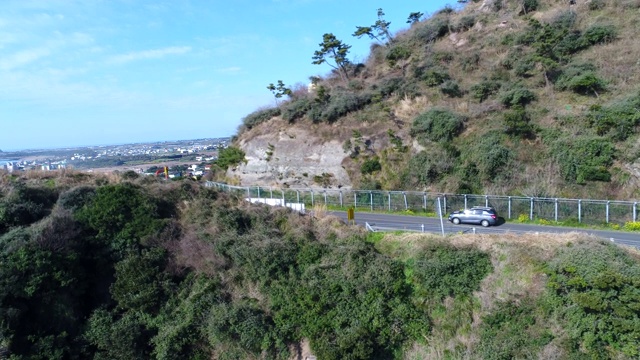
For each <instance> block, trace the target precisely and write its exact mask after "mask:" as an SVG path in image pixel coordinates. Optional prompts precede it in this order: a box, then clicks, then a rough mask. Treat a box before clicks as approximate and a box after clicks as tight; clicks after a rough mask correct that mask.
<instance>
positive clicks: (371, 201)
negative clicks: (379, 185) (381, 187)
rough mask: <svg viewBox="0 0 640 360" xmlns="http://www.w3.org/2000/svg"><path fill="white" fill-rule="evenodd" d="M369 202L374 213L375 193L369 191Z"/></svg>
mask: <svg viewBox="0 0 640 360" xmlns="http://www.w3.org/2000/svg"><path fill="white" fill-rule="evenodd" d="M369 201H370V203H371V211H373V191H369Z"/></svg>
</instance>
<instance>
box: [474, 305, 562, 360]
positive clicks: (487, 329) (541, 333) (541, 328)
mask: <svg viewBox="0 0 640 360" xmlns="http://www.w3.org/2000/svg"><path fill="white" fill-rule="evenodd" d="M537 305H538V304H537V303H536V301H535V300H534V299H531V298H525V299H522V300H519V301H518V303H515V302H502V303H498V306H497V307H496V308H495V309H493V311H492V313H491V314H489V315H487V316H485V317H483V319H482V323H481V325H480V327H481V328H480V342H479V344H478V347H477V348H476V349H475V352H476V355H477V357H478V358H481V359H524V358H528V357H529V356H530V354H539V353H540V351H541V350H542V348H543V347H544V346H545V345H547V344H548V343H549V342H551V340H553V338H554V336H553V334H552V332H551V329H549V328H548V323H547V321H548V320H547V319H546V318H545V316H544V315H543V314H538V313H536V312H537V311H536V310H538V309H539V307H538V306H537ZM538 311H539V310H538Z"/></svg>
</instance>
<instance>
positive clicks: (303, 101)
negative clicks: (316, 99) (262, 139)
mask: <svg viewBox="0 0 640 360" xmlns="http://www.w3.org/2000/svg"><path fill="white" fill-rule="evenodd" d="M310 107H311V100H310V99H308V98H306V97H303V98H299V99H295V100H292V101H290V102H288V103H286V104H285V105H283V106H282V119H283V120H286V121H288V122H289V123H293V122H295V121H296V120H299V119H301V118H302V117H304V115H305V114H306V113H307V111H308V110H309V108H310Z"/></svg>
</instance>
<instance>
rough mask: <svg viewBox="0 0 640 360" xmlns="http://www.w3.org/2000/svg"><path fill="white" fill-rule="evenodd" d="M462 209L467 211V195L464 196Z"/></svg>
mask: <svg viewBox="0 0 640 360" xmlns="http://www.w3.org/2000/svg"><path fill="white" fill-rule="evenodd" d="M464 208H465V209H467V208H468V206H467V194H464Z"/></svg>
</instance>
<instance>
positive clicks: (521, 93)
mask: <svg viewBox="0 0 640 360" xmlns="http://www.w3.org/2000/svg"><path fill="white" fill-rule="evenodd" d="M534 100H536V96H535V94H534V93H532V92H531V90H529V89H527V88H525V87H522V86H515V87H513V88H511V89H508V90H505V91H504V92H503V93H502V95H501V96H500V102H501V103H502V105H504V106H506V107H514V106H525V105H527V104H529V103H530V102H532V101H534Z"/></svg>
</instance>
